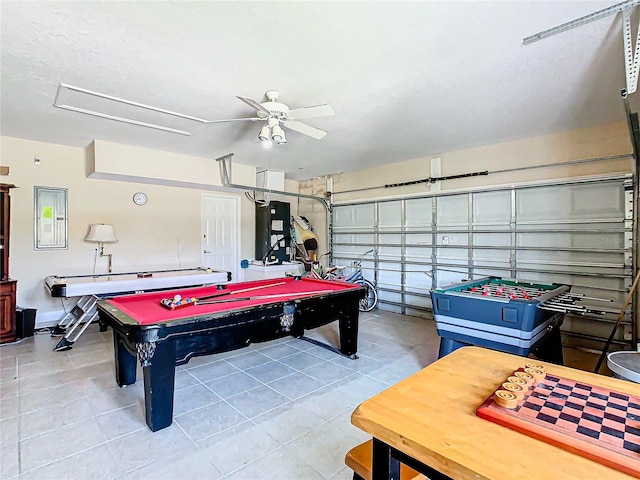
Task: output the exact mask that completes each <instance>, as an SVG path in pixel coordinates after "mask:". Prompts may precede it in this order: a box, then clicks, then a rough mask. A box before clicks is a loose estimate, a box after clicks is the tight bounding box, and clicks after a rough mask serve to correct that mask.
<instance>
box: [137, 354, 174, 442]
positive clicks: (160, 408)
mask: <svg viewBox="0 0 640 480" xmlns="http://www.w3.org/2000/svg"><path fill="white" fill-rule="evenodd" d="M143 373H144V409H145V416H146V420H147V425H148V426H149V428H150V429H151V431H152V432H155V431H158V430H160V429H162V428H165V427H168V426H169V425H171V422H172V421H173V390H174V382H175V376H176V344H175V343H174V342H171V341H168V342H158V344H157V345H156V351H155V353H154V355H153V357H152V358H151V365H149V366H147V367H144V368H143Z"/></svg>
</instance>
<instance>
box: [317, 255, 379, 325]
mask: <svg viewBox="0 0 640 480" xmlns="http://www.w3.org/2000/svg"><path fill="white" fill-rule="evenodd" d="M329 253H331V252H327V253H325V254H324V255H322V256H321V257H320V258H319V259H318V261H317V262H313V263H312V265H311V270H310V271H309V274H308V276H309V277H311V278H319V279H322V280H338V281H342V282H349V283H355V284H357V285H360V286H362V287H364V288H365V291H366V293H365V296H364V297H363V298H362V299H361V300H360V303H359V305H358V310H360V311H361V312H370V311H371V310H373V309H374V308H376V307H377V306H378V291H377V290H376V286H375V285H374V284H373V283H372V282H371V281H369V280H367V279H366V278H364V275H363V274H362V259H363V258H364V257H366V256H367V255H369V254H370V253H373V250H369V251H368V252H366V253H364V254H363V255H362V256H361V257H360V258H359V259H358V260H355V261H354V262H353V263H352V264H351V266H352V268H354V269H355V271H354V272H353V273H352V274H351V275H340V272H342V271H343V270H344V269H345V268H346V267H344V266H334V267H329V268H327V269H326V270H323V267H322V264H321V263H320V260H321V259H322V257H324V256H325V255H328V254H329Z"/></svg>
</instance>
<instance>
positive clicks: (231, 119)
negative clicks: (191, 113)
mask: <svg viewBox="0 0 640 480" xmlns="http://www.w3.org/2000/svg"><path fill="white" fill-rule="evenodd" d="M257 120H264V119H263V118H258V117H251V118H227V119H224V120H204V121H203V122H202V123H225V122H255V121H257Z"/></svg>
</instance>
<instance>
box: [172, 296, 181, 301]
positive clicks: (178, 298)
mask: <svg viewBox="0 0 640 480" xmlns="http://www.w3.org/2000/svg"><path fill="white" fill-rule="evenodd" d="M173 300H174V301H175V302H179V301H180V300H182V296H180V295H174V297H173Z"/></svg>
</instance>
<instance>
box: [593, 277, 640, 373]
mask: <svg viewBox="0 0 640 480" xmlns="http://www.w3.org/2000/svg"><path fill="white" fill-rule="evenodd" d="M638 281H640V270H638V274H637V275H636V279H635V280H634V281H633V285H631V290H629V295H627V300H626V301H625V302H624V305H623V306H622V310H620V315H618V320H616V324H615V325H614V326H613V329H612V330H611V335H609V339H608V340H607V343H606V344H605V346H604V349H603V350H602V355H600V358H599V359H598V364H597V365H596V369H595V370H594V371H593V373H598V370H600V366H601V365H602V362H603V361H604V357H606V356H607V352H608V351H609V347H610V346H611V342H612V341H613V336H614V335H615V334H616V330H617V329H618V326H619V325H620V322H621V321H622V319H623V318H624V314H625V310H626V309H627V305H629V302H631V298H632V297H633V292H634V291H635V290H636V287H637V286H638ZM634 341H635V339H634Z"/></svg>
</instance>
